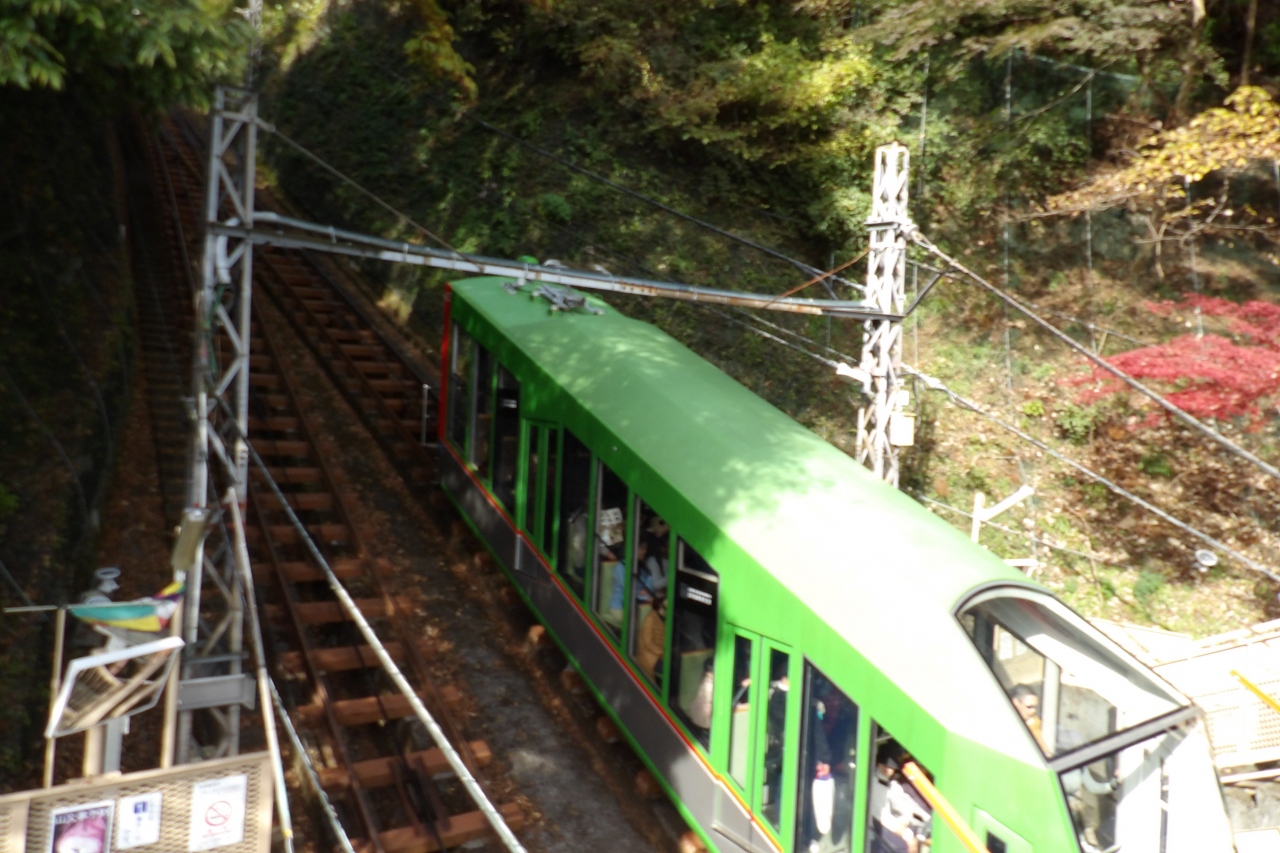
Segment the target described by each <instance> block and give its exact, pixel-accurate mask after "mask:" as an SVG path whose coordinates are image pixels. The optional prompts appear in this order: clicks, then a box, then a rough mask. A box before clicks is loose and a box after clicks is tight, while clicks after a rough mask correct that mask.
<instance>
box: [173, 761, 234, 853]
mask: <svg viewBox="0 0 1280 853" xmlns="http://www.w3.org/2000/svg"><path fill="white" fill-rule="evenodd" d="M248 790H249V777H248V776H247V775H245V774H241V775H239V776H226V777H223V778H221V779H207V780H205V781H203V782H197V783H195V784H194V785H192V786H191V836H190V840H189V843H188V845H187V849H188V850H190V851H191V853H198V851H200V850H213V849H214V848H217V847H225V846H227V845H228V844H239V843H240V842H241V841H242V840H244V810H245V795H246V793H247V792H248Z"/></svg>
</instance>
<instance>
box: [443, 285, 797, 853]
mask: <svg viewBox="0 0 1280 853" xmlns="http://www.w3.org/2000/svg"><path fill="white" fill-rule="evenodd" d="M448 317H449V311H448V302H446V308H445V322H446V323H447V322H448ZM441 446H442V447H444V448H446V449H447V450H448V451H449V453H450V454H451V455H452V456H453V458H454V459H456V460H457V461H458V463H459V465H461V467H462V470H463V471H465V472H466V474H467V476H468V477H470V478H471V481H472V482H473V483H474V484H475V485H476V486H477V487H478V488H479V489H480V492H481V494H483V495H484V497H485V500H486V501H488V502H489V505H490V506H491V507H493V508H494V509H495V510H497V511H498V514H499V515H501V516H502V518H503V520H504V521H506V523H507V524H508V525H509V526H510V527H511V530H512V532H514V533H515V535H516V537H517V538H519V539H520V540H521V541H523V542H524V543H525V544H527V545H529V550H530V551H532V552H533V554H534V556H535V557H536V558H537V560H538V562H539V563H541V564H542V566H543V568H545V569H546V570H547V574H548V576H549V577H550V578H551V580H552V581H553V582H554V583H555V585H556V586H557V587H558V588H559V589H560V592H561V593H562V594H563V595H564V597H565V598H567V599H568V600H569V603H570V604H572V605H573V607H574V609H575V610H577V611H578V613H579V614H580V615H581V616H582V617H583V619H584V620H585V621H586V623H587V625H588V626H590V628H591V630H592V631H594V632H595V634H596V636H597V637H599V638H600V639H601V640H602V641H604V645H605V647H606V648H607V649H608V650H609V653H610V654H612V655H613V657H614V659H615V660H617V661H618V663H620V664H622V668H623V671H625V672H626V673H627V675H628V676H630V678H631V680H632V681H634V682H635V683H636V684H638V685H639V686H640V689H641V690H642V691H643V692H644V694H645V696H647V697H648V698H649V701H650V702H651V703H652V704H653V707H654V708H656V709H657V710H658V713H659V714H661V715H662V717H663V719H665V720H666V721H667V725H669V726H670V727H671V728H672V730H674V731H675V733H676V734H677V735H678V736H679V737H680V739H681V740H682V741H684V744H685V746H686V747H687V748H688V750H689V751H690V752H691V753H693V755H694V757H695V758H697V759H698V762H699V763H701V764H702V766H703V767H705V768H706V769H707V772H708V773H710V774H711V775H712V777H713V778H715V780H716V781H717V782H719V783H720V784H721V785H722V786H723V787H724V789H725V790H726V791H728V792H729V794H730V796H732V797H733V798H734V799H735V800H737V802H738V804H739V805H741V806H742V808H743V811H745V812H746V813H747V816H748V818H749V820H750V821H751V823H752V824H753V825H754V826H756V827H757V828H758V829H760V830H761V832H762V833H763V834H764V837H765V838H766V839H767V840H768V841H769V843H770V844H772V845H773V847H774V848H775V849H777V850H778V851H779V853H782V844H781V842H779V841H778V840H777V839H775V838H774V837H773V832H772V830H771V829H770V828H769V827H768V826H766V825H765V824H762V823H760V822H759V821H758V820H757V819H756V815H755V812H753V811H752V810H751V806H750V805H749V804H748V803H747V802H746V801H745V800H743V799H742V797H740V796H739V795H738V792H737V791H736V790H734V787H733V786H732V785H730V784H728V782H727V780H726V779H725V777H724V776H722V775H721V774H720V773H718V772H717V771H716V769H715V768H714V767H712V766H711V764H710V762H709V761H708V760H707V758H705V757H704V756H703V754H702V752H701V751H699V750H698V749H697V748H696V747H695V746H694V744H693V742H692V741H691V740H689V738H688V737H686V736H685V733H684V732H683V731H682V730H681V728H680V726H679V725H677V724H676V721H675V720H674V719H673V718H672V717H671V715H670V714H669V713H667V709H666V708H665V707H664V706H663V704H662V702H660V701H659V700H658V698H657V697H656V696H655V695H654V694H653V691H652V690H651V689H650V687H649V685H648V683H647V682H646V681H645V680H644V679H642V678H639V677H638V676H637V675H636V673H635V671H634V670H633V669H632V667H631V663H630V662H629V661H628V660H627V659H626V658H624V657H623V656H622V655H621V654H619V652H618V650H617V649H616V648H614V645H613V643H612V642H611V640H610V639H609V638H608V637H607V636H605V634H603V633H602V632H601V631H600V629H599V628H598V627H596V623H595V620H594V619H592V618H591V615H590V614H589V613H588V612H587V611H586V610H585V609H584V608H583V606H582V605H581V604H580V603H578V598H577V596H576V595H574V594H573V593H572V591H571V590H570V589H569V588H568V587H566V586H565V584H564V581H563V580H561V578H560V575H559V574H557V573H556V572H555V570H554V569H553V568H552V567H551V565H550V564H549V563H548V562H547V561H546V560H545V559H543V557H542V554H541V553H540V552H539V551H538V549H537V547H535V546H534V545H533V543H532V542H530V541H529V539H528V537H526V536H525V534H524V532H523V531H522V530H520V529H519V528H518V527H517V526H516V525H515V523H514V522H513V521H512V520H511V516H509V515H508V514H507V512H506V508H505V507H503V506H502V504H501V503H499V502H498V501H497V500H496V499H495V498H494V497H493V495H491V494H489V490H488V489H486V488H485V487H484V483H483V482H481V481H480V479H479V478H477V477H476V475H475V473H474V472H473V471H472V470H471V468H470V467H468V466H467V464H466V463H465V462H464V461H463V460H462V457H461V456H459V455H458V453H457V451H456V450H454V448H453V446H452V445H451V444H450V443H448V442H447V441H445V440H444V437H443V435H442V436H441Z"/></svg>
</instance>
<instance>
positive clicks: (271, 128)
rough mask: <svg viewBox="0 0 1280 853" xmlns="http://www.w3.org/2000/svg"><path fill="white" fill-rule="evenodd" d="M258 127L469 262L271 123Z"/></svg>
mask: <svg viewBox="0 0 1280 853" xmlns="http://www.w3.org/2000/svg"><path fill="white" fill-rule="evenodd" d="M258 127H260V128H262V129H263V130H265V131H266V132H267V133H270V134H272V135H274V136H277V137H279V138H280V140H281V141H282V142H284V143H285V144H286V145H288V146H289V147H290V148H292V149H294V150H295V151H297V152H298V153H299V154H301V155H302V156H304V157H306V158H307V159H308V160H310V161H312V162H313V163H315V164H316V165H317V166H319V167H320V168H322V169H324V170H325V171H326V172H328V173H329V174H331V175H333V176H334V177H335V178H337V179H338V180H340V181H342V182H343V183H344V184H346V185H347V186H349V187H351V188H352V189H354V190H356V192H358V193H360V194H361V195H363V196H365V197H366V198H368V199H369V200H371V201H372V202H373V203H374V204H376V205H378V206H379V207H381V208H382V209H383V210H385V211H387V212H388V213H390V214H392V215H393V216H395V217H397V218H399V219H400V220H401V221H403V222H405V223H408V224H409V225H411V226H413V227H414V228H416V229H417V230H418V231H420V232H422V234H423V235H424V236H426V237H427V238H428V239H431V240H434V241H435V242H436V243H438V244H440V246H441V247H443V248H445V249H447V250H449V251H450V252H453V253H454V254H455V255H457V256H458V257H459V258H461V259H463V260H467V261H469V260H471V259H470V258H468V257H467V256H466V255H465V254H463V253H462V252H460V251H458V250H457V249H455V248H454V247H453V246H452V245H451V244H450V243H449V241H448V240H446V239H444V238H443V237H441V236H440V235H439V234H436V233H435V232H434V231H432V230H430V229H429V228H427V227H426V226H425V225H423V224H422V223H420V222H418V221H417V220H416V219H414V218H413V217H412V216H410V215H409V214H407V213H404V212H403V211H401V210H399V209H397V208H396V207H395V206H393V205H392V204H391V203H390V202H388V201H386V200H384V199H383V198H382V197H381V196H379V195H378V194H377V193H375V192H373V191H372V190H369V189H365V187H364V186H363V185H362V184H360V183H359V182H357V181H356V180H355V179H354V178H350V177H347V175H346V174H345V173H344V172H342V171H341V170H340V169H338V168H337V167H336V166H333V165H331V164H329V163H328V162H326V161H325V160H324V159H323V158H321V157H320V156H319V155H318V154H315V153H314V152H312V151H310V150H308V149H307V148H306V147H305V146H303V145H302V144H301V143H299V142H296V141H295V140H293V139H291V138H289V137H288V136H286V135H285V134H284V132H283V131H281V130H280V129H279V128H278V127H276V126H275V125H274V124H272V123H271V122H269V121H264V120H262V119H258Z"/></svg>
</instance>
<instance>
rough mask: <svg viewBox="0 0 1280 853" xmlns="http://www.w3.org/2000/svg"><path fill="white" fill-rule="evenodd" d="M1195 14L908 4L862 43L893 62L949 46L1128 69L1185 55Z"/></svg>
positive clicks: (1006, 0)
mask: <svg viewBox="0 0 1280 853" xmlns="http://www.w3.org/2000/svg"><path fill="white" fill-rule="evenodd" d="M1190 33H1191V8H1190V6H1189V5H1184V4H1181V3H1169V2H1165V0H906V2H890V3H886V4H885V8H884V9H883V12H882V13H881V15H880V17H879V18H878V19H877V21H876V22H875V23H874V24H872V25H870V26H867V27H864V28H863V29H862V31H861V33H860V35H861V36H862V37H863V38H866V39H868V40H872V41H875V42H878V43H880V44H885V45H889V46H891V47H893V48H894V56H895V58H899V59H900V58H903V57H905V56H907V55H909V54H912V53H915V52H917V51H920V50H925V49H929V48H934V47H939V46H945V47H950V48H954V49H955V50H957V51H958V52H959V53H960V54H962V55H969V56H977V55H988V56H1001V55H1003V54H1005V53H1007V52H1009V51H1011V50H1022V51H1026V52H1045V53H1051V54H1057V55H1070V56H1076V57H1087V58H1089V59H1091V60H1092V61H1094V62H1101V63H1108V62H1124V61H1128V60H1131V59H1135V58H1141V56H1142V55H1144V54H1153V53H1157V52H1159V51H1162V50H1166V49H1173V48H1177V47H1179V46H1180V45H1181V44H1182V43H1183V42H1185V41H1186V40H1187V39H1188V38H1189V37H1190Z"/></svg>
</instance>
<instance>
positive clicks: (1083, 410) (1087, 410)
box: [1053, 403, 1099, 444]
mask: <svg viewBox="0 0 1280 853" xmlns="http://www.w3.org/2000/svg"><path fill="white" fill-rule="evenodd" d="M1053 422H1054V425H1055V426H1057V428H1058V432H1059V433H1060V434H1061V435H1062V437H1063V438H1065V439H1067V441H1070V442H1071V443H1072V444H1087V443H1088V442H1089V441H1090V439H1092V438H1093V436H1094V434H1095V433H1096V432H1097V431H1098V423H1099V413H1098V408H1097V407H1096V406H1079V405H1076V404H1075V403H1067V404H1066V405H1065V406H1063V407H1062V408H1061V409H1059V410H1058V412H1057V414H1055V415H1054V417H1053Z"/></svg>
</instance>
